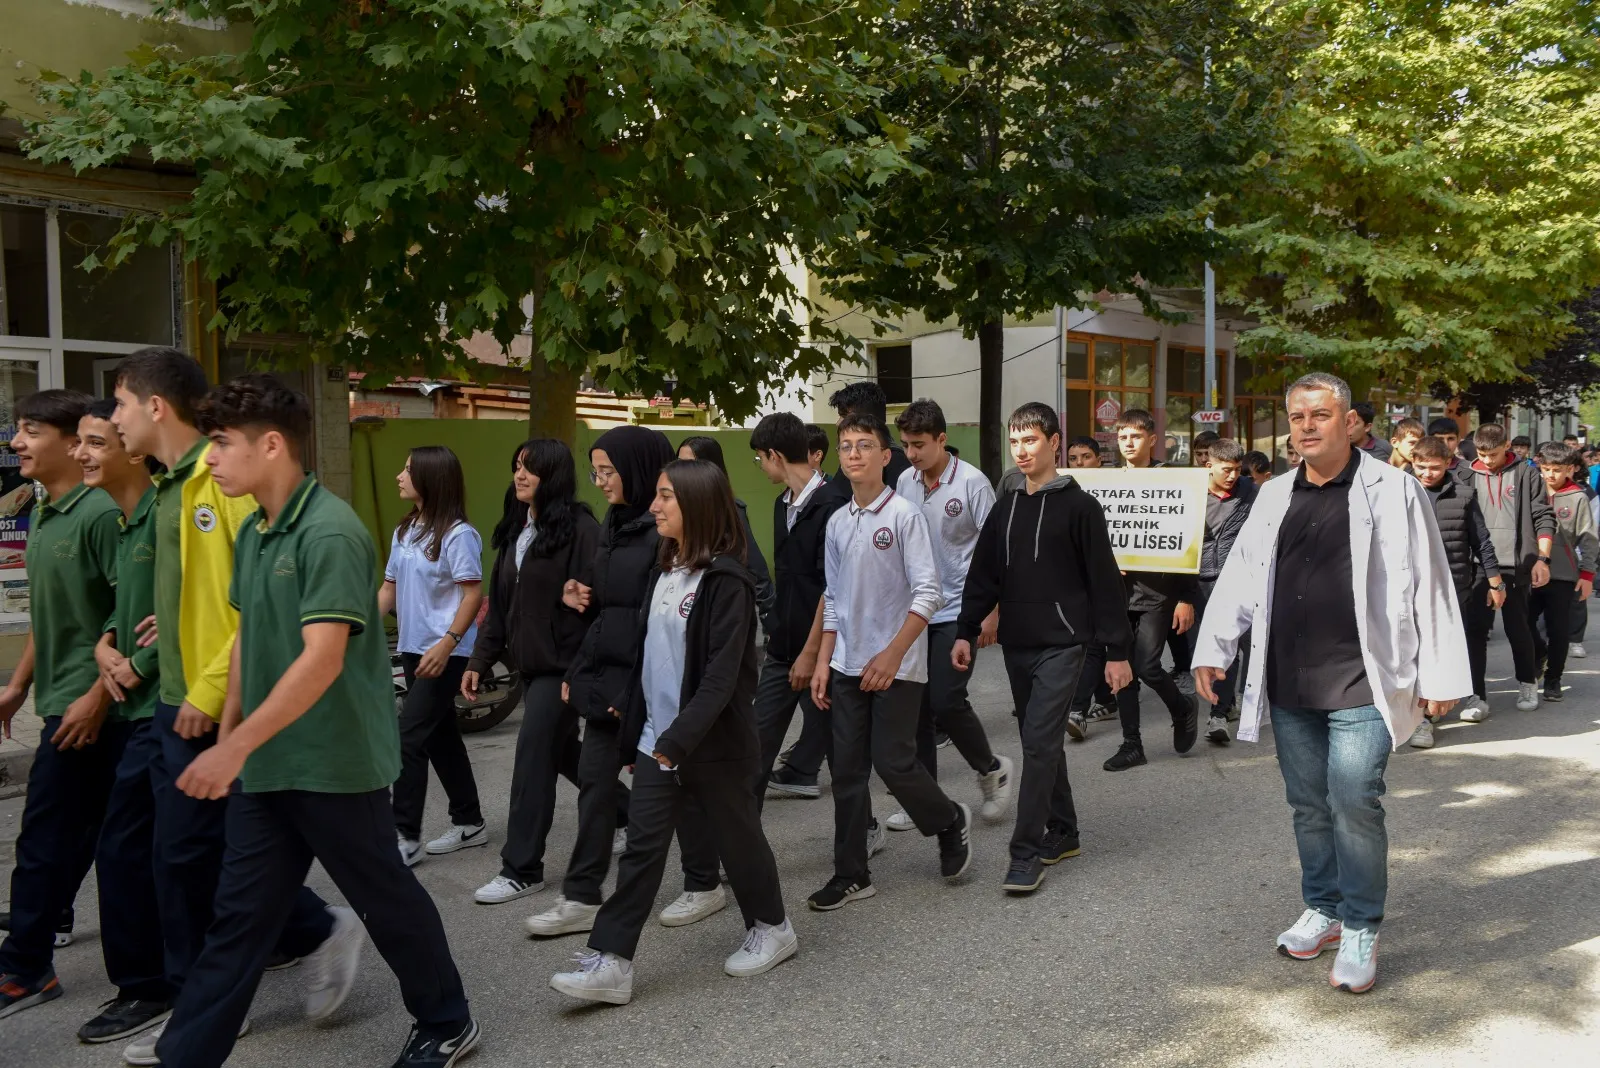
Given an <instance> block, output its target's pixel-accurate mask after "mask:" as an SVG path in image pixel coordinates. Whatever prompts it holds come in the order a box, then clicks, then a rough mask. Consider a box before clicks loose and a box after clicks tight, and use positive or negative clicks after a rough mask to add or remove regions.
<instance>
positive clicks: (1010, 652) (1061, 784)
mask: <svg viewBox="0 0 1600 1068" xmlns="http://www.w3.org/2000/svg"><path fill="white" fill-rule="evenodd" d="M1086 654H1087V650H1086V648H1085V647H1084V646H1082V645H1072V646H1065V647H1059V648H1044V649H1007V650H1005V662H1006V677H1007V678H1008V679H1010V681H1011V700H1012V703H1013V704H1015V705H1016V709H1017V729H1018V731H1020V732H1021V734H1022V781H1021V783H1020V785H1019V786H1018V788H1017V825H1016V829H1015V830H1013V831H1012V833H1011V859H1012V860H1013V861H1030V860H1033V859H1034V858H1036V857H1038V856H1039V853H1040V850H1041V849H1042V848H1043V846H1044V834H1045V831H1046V830H1051V831H1059V832H1061V833H1062V834H1065V835H1067V836H1069V837H1074V838H1075V837H1077V834H1078V811H1077V809H1076V808H1075V807H1074V806H1073V804H1072V784H1071V783H1070V782H1069V781H1068V780H1067V754H1066V750H1065V749H1064V748H1063V747H1062V743H1063V742H1064V741H1065V739H1066V733H1067V711H1068V709H1069V708H1070V706H1071V704H1072V698H1073V695H1074V694H1075V693H1077V692H1078V683H1079V680H1080V677H1081V676H1082V674H1083V667H1084V663H1085V660H1086V659H1087V655H1086Z"/></svg>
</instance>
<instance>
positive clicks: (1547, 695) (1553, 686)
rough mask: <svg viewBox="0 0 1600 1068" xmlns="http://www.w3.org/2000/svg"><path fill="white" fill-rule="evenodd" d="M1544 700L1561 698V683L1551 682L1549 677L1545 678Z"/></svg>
mask: <svg viewBox="0 0 1600 1068" xmlns="http://www.w3.org/2000/svg"><path fill="white" fill-rule="evenodd" d="M1544 700H1545V701H1546V702H1549V701H1559V700H1561V684H1560V683H1559V682H1551V681H1550V680H1549V679H1546V680H1545V683H1544Z"/></svg>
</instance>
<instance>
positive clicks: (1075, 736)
mask: <svg viewBox="0 0 1600 1068" xmlns="http://www.w3.org/2000/svg"><path fill="white" fill-rule="evenodd" d="M1087 725H1088V724H1086V723H1076V722H1074V721H1073V720H1070V719H1069V720H1067V737H1068V738H1071V739H1072V740H1073V741H1075V742H1081V741H1083V740H1084V739H1085V738H1087V737H1089V732H1088V731H1087V730H1085V729H1084V728H1085V727H1086V726H1087Z"/></svg>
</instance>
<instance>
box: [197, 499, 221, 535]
mask: <svg viewBox="0 0 1600 1068" xmlns="http://www.w3.org/2000/svg"><path fill="white" fill-rule="evenodd" d="M194 525H195V529H196V530H198V531H200V533H202V534H210V533H211V532H212V531H213V530H216V529H217V513H216V512H214V511H212V509H211V506H210V505H209V504H202V505H199V506H197V507H196V508H195V510H194Z"/></svg>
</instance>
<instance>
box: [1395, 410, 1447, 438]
mask: <svg viewBox="0 0 1600 1068" xmlns="http://www.w3.org/2000/svg"><path fill="white" fill-rule="evenodd" d="M1454 423H1455V421H1454V420H1451V425H1454ZM1407 434H1415V435H1416V436H1417V437H1419V438H1425V437H1427V436H1428V428H1427V427H1425V426H1423V425H1422V420H1421V419H1413V418H1411V416H1409V415H1408V416H1406V417H1405V418H1404V419H1402V420H1400V421H1399V422H1398V423H1396V424H1395V425H1394V432H1393V433H1392V434H1390V435H1389V437H1390V439H1391V440H1395V439H1398V438H1403V437H1405V436H1406V435H1407Z"/></svg>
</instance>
